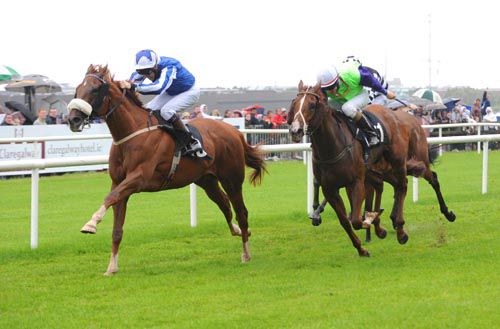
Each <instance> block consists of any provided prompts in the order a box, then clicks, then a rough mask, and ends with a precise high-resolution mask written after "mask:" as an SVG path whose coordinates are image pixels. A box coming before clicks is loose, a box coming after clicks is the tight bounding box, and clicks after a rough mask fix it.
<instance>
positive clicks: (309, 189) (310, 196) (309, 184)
mask: <svg viewBox="0 0 500 329" xmlns="http://www.w3.org/2000/svg"><path fill="white" fill-rule="evenodd" d="M313 180H314V175H313V169H312V152H310V151H307V213H308V214H310V213H311V212H312V211H313V206H312V204H313V192H314V191H313V189H314V186H313V185H314V183H313Z"/></svg>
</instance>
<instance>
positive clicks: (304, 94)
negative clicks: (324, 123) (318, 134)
mask: <svg viewBox="0 0 500 329" xmlns="http://www.w3.org/2000/svg"><path fill="white" fill-rule="evenodd" d="M307 95H312V96H314V97H315V98H316V107H317V106H318V103H319V100H320V96H319V95H318V94H317V93H315V92H312V91H309V90H306V91H301V92H299V93H298V94H297V97H298V96H304V97H302V99H301V100H300V109H299V111H298V112H297V113H295V115H294V117H293V119H294V120H296V119H297V116H299V115H300V117H301V118H302V121H304V134H306V135H307V136H311V135H312V134H313V133H314V132H315V131H316V129H318V127H316V128H314V129H312V130H308V129H307V128H308V124H307V122H306V119H305V118H304V114H302V108H303V107H304V100H305V99H306V96H307ZM316 112H317V111H314V114H313V117H312V118H311V120H312V119H314V116H315V115H316Z"/></svg>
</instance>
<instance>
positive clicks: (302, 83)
mask: <svg viewBox="0 0 500 329" xmlns="http://www.w3.org/2000/svg"><path fill="white" fill-rule="evenodd" d="M303 87H304V82H302V80H300V82H299V91H301V90H302V88H303Z"/></svg>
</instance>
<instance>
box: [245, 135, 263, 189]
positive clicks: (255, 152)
mask: <svg viewBox="0 0 500 329" xmlns="http://www.w3.org/2000/svg"><path fill="white" fill-rule="evenodd" d="M240 138H241V142H242V144H243V147H244V148H245V164H246V165H247V167H250V168H253V169H255V170H254V171H253V173H251V174H250V177H249V179H250V183H251V184H252V185H254V186H255V185H257V184H260V183H262V175H263V174H264V173H267V169H266V163H265V162H264V154H263V153H262V152H261V150H260V145H256V146H251V145H249V144H248V143H247V142H246V140H245V137H244V136H243V135H241V137H240Z"/></svg>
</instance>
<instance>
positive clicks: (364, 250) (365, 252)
mask: <svg viewBox="0 0 500 329" xmlns="http://www.w3.org/2000/svg"><path fill="white" fill-rule="evenodd" d="M359 256H360V257H370V256H371V255H370V252H369V251H368V250H366V249H362V250H361V252H360V253H359Z"/></svg>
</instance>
